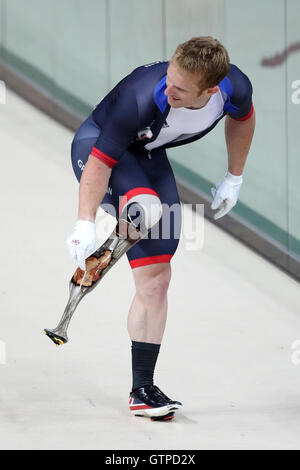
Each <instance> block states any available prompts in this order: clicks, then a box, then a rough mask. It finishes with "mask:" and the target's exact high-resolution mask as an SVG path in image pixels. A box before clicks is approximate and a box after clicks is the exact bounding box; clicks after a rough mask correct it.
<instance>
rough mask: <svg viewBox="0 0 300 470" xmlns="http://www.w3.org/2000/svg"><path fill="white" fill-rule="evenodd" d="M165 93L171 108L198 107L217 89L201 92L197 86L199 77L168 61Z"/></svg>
mask: <svg viewBox="0 0 300 470" xmlns="http://www.w3.org/2000/svg"><path fill="white" fill-rule="evenodd" d="M166 85H167V88H166V90H165V95H167V97H168V103H169V105H170V106H171V107H172V108H182V107H184V108H190V107H191V108H198V107H201V106H202V105H203V104H204V102H205V101H207V100H208V99H209V97H210V96H211V95H212V94H214V93H216V91H218V87H214V88H209V89H207V90H205V91H203V92H201V91H200V88H199V77H196V76H195V75H194V74H192V73H189V72H186V71H185V70H183V69H181V68H180V67H179V66H178V65H176V64H175V63H170V65H169V67H168V71H167V80H166Z"/></svg>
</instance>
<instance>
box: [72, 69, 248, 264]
mask: <svg viewBox="0 0 300 470" xmlns="http://www.w3.org/2000/svg"><path fill="white" fill-rule="evenodd" d="M168 65H169V63H168V62H155V63H153V64H147V65H144V66H141V67H138V68H137V69H135V70H133V72H132V73H130V74H129V75H128V76H126V77H125V78H124V79H123V80H121V81H120V82H119V83H118V84H117V85H116V86H115V87H114V88H113V90H112V91H111V92H110V93H109V94H108V95H107V96H106V97H105V98H104V99H103V100H102V101H101V102H100V103H99V104H98V105H97V106H96V107H95V109H94V111H93V112H92V114H91V115H90V116H89V117H88V118H87V119H86V120H85V121H84V122H83V124H82V125H81V126H80V128H79V129H78V131H77V132H76V134H75V137H74V140H73V143H72V152H71V153H72V165H73V170H74V172H75V175H76V178H77V179H78V181H80V178H81V174H82V171H83V169H84V165H85V163H86V162H87V160H88V157H89V155H90V154H91V155H93V156H94V157H95V158H98V159H99V160H101V161H102V162H103V163H105V164H106V165H108V166H109V167H110V168H112V173H111V177H110V180H109V185H108V190H107V194H106V196H105V197H104V199H103V202H102V204H101V206H102V207H103V209H104V210H106V211H107V212H110V213H111V214H112V215H115V216H117V215H118V214H119V213H120V210H121V207H122V201H124V200H125V199H124V198H126V201H127V202H128V201H129V200H130V198H132V197H134V196H136V195H139V194H152V195H156V196H158V197H159V199H160V201H161V203H162V205H163V208H164V210H165V208H170V207H175V208H176V207H177V208H179V210H177V211H176V217H174V219H175V220H176V223H174V222H173V223H172V224H171V227H170V231H169V234H168V237H165V236H162V224H163V219H164V211H163V216H162V218H161V220H160V222H159V223H158V224H157V227H155V228H154V232H155V235H154V236H151V238H148V239H144V240H141V241H140V242H139V243H138V244H136V245H135V246H133V247H132V248H131V249H130V250H129V251H128V252H127V257H128V260H129V262H130V265H131V267H132V268H136V267H140V266H146V265H150V264H155V263H169V262H170V260H171V258H172V256H173V255H174V253H175V251H176V248H177V245H178V242H179V239H180V202H179V197H178V192H177V187H176V182H175V178H174V174H173V171H172V168H171V165H170V163H169V161H168V158H167V155H166V149H167V148H171V147H177V146H180V145H184V144H187V143H190V142H194V141H196V140H198V139H201V138H202V137H203V136H205V135H206V134H207V133H208V132H210V131H211V130H212V129H213V128H214V127H215V126H216V125H217V123H218V122H219V121H220V120H221V119H222V118H223V117H224V116H226V115H229V116H230V117H231V118H233V119H236V120H239V121H244V120H247V119H249V118H250V117H251V115H252V114H253V110H254V108H253V103H252V85H251V82H250V80H249V78H248V77H247V76H246V75H245V74H244V73H243V72H242V71H241V70H240V69H239V68H238V67H236V66H235V65H233V64H230V71H229V73H228V75H227V76H226V77H225V78H224V79H223V80H222V81H221V82H220V83H219V84H218V87H219V91H218V92H217V93H216V94H215V95H212V97H211V98H210V100H209V101H208V103H207V104H206V105H205V106H204V107H203V108H201V109H199V110H191V109H187V108H179V109H174V108H171V107H170V106H169V104H168V99H167V96H166V95H165V94H164V91H165V89H166V75H167V69H168ZM111 208H114V213H113V212H112V211H111ZM175 210H176V209H175ZM168 216H169V214H168ZM151 233H152V232H151Z"/></svg>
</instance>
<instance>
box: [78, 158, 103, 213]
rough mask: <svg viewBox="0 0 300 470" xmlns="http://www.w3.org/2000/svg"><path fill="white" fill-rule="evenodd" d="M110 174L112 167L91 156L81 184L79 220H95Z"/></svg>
mask: <svg viewBox="0 0 300 470" xmlns="http://www.w3.org/2000/svg"><path fill="white" fill-rule="evenodd" d="M110 175H111V168H109V167H108V166H107V165H105V164H104V163H103V162H101V161H100V160H98V159H97V158H95V157H93V156H92V155H90V156H89V159H88V161H87V163H86V165H85V168H84V171H83V174H82V176H81V180H80V186H79V208H78V219H79V220H90V221H91V222H94V221H95V218H96V213H97V210H98V208H99V205H100V204H101V202H102V199H103V198H104V195H105V193H106V190H107V186H108V181H109V178H110Z"/></svg>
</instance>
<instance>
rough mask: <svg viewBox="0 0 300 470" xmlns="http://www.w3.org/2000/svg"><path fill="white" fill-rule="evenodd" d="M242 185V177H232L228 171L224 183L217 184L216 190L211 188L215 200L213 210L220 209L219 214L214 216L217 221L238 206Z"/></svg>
mask: <svg viewBox="0 0 300 470" xmlns="http://www.w3.org/2000/svg"><path fill="white" fill-rule="evenodd" d="M242 183H243V176H242V175H240V176H236V175H232V174H231V173H229V171H228V172H227V173H226V176H225V179H224V181H223V182H222V183H217V184H216V187H215V188H211V193H212V195H213V198H214V200H213V202H212V205H211V209H212V210H216V209H219V210H218V212H216V213H215V214H214V219H215V220H217V219H220V217H223V215H225V214H227V213H228V212H229V211H231V209H232V208H233V207H234V206H235V205H236V203H237V200H238V197H239V192H240V189H241V186H242Z"/></svg>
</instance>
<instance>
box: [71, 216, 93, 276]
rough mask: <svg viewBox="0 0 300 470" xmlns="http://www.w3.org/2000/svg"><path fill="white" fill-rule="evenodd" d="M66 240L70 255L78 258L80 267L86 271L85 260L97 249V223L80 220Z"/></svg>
mask: <svg viewBox="0 0 300 470" xmlns="http://www.w3.org/2000/svg"><path fill="white" fill-rule="evenodd" d="M66 242H67V245H68V248H69V252H70V255H71V256H72V258H74V259H75V260H77V263H78V266H79V267H80V269H82V270H83V271H85V260H86V259H87V258H88V257H89V256H90V255H91V254H92V253H93V252H94V251H95V249H96V226H95V223H94V222H90V221H89V220H78V221H77V223H76V225H75V228H74V231H73V232H72V233H71V235H70V236H69V237H68V238H67V240H66Z"/></svg>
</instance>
